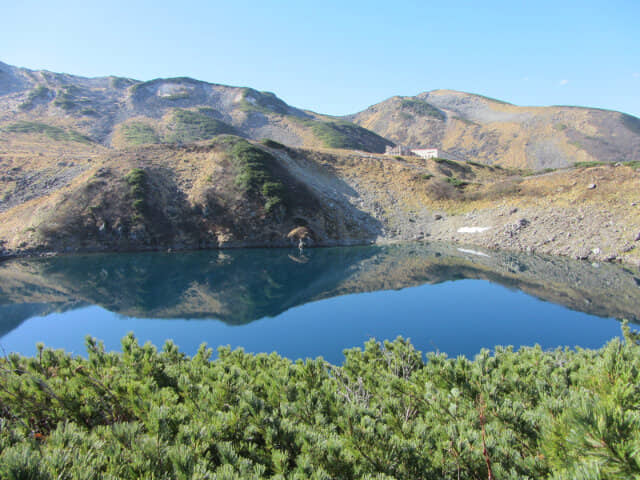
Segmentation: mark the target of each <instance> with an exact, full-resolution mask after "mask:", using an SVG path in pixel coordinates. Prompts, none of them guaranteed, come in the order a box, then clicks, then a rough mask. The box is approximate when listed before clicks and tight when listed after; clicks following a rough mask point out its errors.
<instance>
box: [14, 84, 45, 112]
mask: <svg viewBox="0 0 640 480" xmlns="http://www.w3.org/2000/svg"><path fill="white" fill-rule="evenodd" d="M50 91H51V90H49V89H48V88H47V87H45V86H44V85H38V86H37V87H35V88H34V89H33V90H31V91H30V92H29V93H28V94H27V96H26V98H25V100H24V102H22V103H21V104H20V105H18V108H19V109H20V110H30V109H31V108H33V106H34V105H33V103H34V102H36V101H38V100H44V99H46V98H47V97H48V96H49V92H50Z"/></svg>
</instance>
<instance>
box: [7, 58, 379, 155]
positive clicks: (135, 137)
mask: <svg viewBox="0 0 640 480" xmlns="http://www.w3.org/2000/svg"><path fill="white" fill-rule="evenodd" d="M0 130H1V131H0V135H5V136H6V135H12V134H13V135H15V134H24V133H44V134H46V135H48V136H50V137H53V136H68V137H73V138H76V139H84V140H85V141H87V142H95V143H98V144H101V145H104V146H115V147H121V146H130V145H142V144H158V143H188V142H193V141H197V140H205V139H210V138H212V137H213V136H215V135H217V134H221V133H233V134H237V135H240V136H243V137H245V138H249V139H256V140H259V139H262V138H271V139H273V140H276V141H279V142H282V143H285V144H287V145H291V146H302V145H304V146H310V147H329V148H351V149H358V150H365V151H371V152H382V151H384V148H385V146H386V145H390V144H391V142H389V141H387V140H385V139H383V138H381V137H379V136H378V135H376V134H375V133H373V132H370V131H367V130H365V129H363V128H362V127H358V126H357V125H354V124H352V123H350V122H347V121H344V120H341V119H338V118H335V117H329V116H325V115H319V114H316V113H313V112H307V111H302V110H300V109H297V108H294V107H291V106H289V105H287V104H286V103H285V102H283V101H282V100H280V99H279V98H278V97H276V96H275V95H274V94H273V93H270V92H258V91H257V90H253V89H251V88H240V87H229V86H225V85H217V84H212V83H207V82H202V81H198V80H194V79H191V78H186V77H181V78H168V79H156V80H152V81H148V82H140V81H137V80H132V79H129V78H119V77H102V78H83V77H78V76H73V75H67V74H60V73H52V72H48V71H33V70H27V69H24V68H16V67H12V66H9V65H6V64H4V63H1V62H0Z"/></svg>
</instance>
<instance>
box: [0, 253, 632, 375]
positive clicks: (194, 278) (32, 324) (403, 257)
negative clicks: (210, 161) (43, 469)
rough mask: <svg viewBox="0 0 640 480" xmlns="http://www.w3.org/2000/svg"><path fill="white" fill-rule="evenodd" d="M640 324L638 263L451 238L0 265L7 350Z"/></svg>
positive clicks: (576, 341)
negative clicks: (486, 247) (450, 241)
mask: <svg viewBox="0 0 640 480" xmlns="http://www.w3.org/2000/svg"><path fill="white" fill-rule="evenodd" d="M621 319H627V320H629V321H630V322H631V323H632V324H633V323H637V322H640V273H638V271H637V269H634V268H631V267H622V266H619V265H612V264H592V263H588V262H580V261H575V260H570V259H566V258H558V257H543V256H536V255H524V254H523V255H520V254H513V253H506V252H496V251H483V250H478V249H475V248H471V247H469V248H465V247H460V246H458V245H446V244H402V245H390V246H366V247H340V248H318V249H305V250H304V251H302V252H299V251H298V250H296V249H241V250H217V251H200V252H189V253H136V254H122V253H121V254H104V255H103V254H91V255H74V256H59V257H51V258H38V259H13V260H9V261H5V262H3V263H1V264H0V348H1V350H2V351H3V353H5V354H6V353H9V352H18V353H21V354H25V355H33V354H34V353H35V352H36V343H37V342H43V343H44V344H45V345H46V346H47V347H51V348H61V349H64V350H66V351H69V352H72V353H74V354H78V355H84V354H85V347H84V342H85V337H86V336H87V335H90V336H92V337H95V338H97V339H99V340H101V341H103V342H104V344H105V347H106V348H107V350H119V349H120V340H121V338H122V337H124V336H125V335H127V333H129V332H133V333H134V335H135V336H136V338H137V339H138V340H139V341H140V343H145V342H148V341H149V342H152V343H153V344H154V345H156V346H157V347H158V348H162V345H163V344H164V342H165V341H166V340H167V339H171V340H172V341H173V342H174V343H175V344H177V345H178V346H179V348H180V349H181V351H183V352H185V353H186V354H188V355H193V354H194V353H195V352H196V351H197V349H198V347H199V346H200V345H201V344H202V343H207V344H208V345H209V346H210V347H213V348H214V349H215V348H216V347H217V346H219V345H230V346H231V347H232V348H243V349H244V350H245V351H247V352H255V353H258V352H267V353H269V352H273V351H275V352H278V353H279V354H280V355H283V356H285V357H288V358H291V359H298V358H307V357H311V358H315V357H318V356H322V357H323V358H324V359H326V360H328V361H330V362H332V363H334V364H335V363H341V362H342V359H343V353H342V352H343V350H344V349H347V348H353V347H362V345H363V344H364V342H366V341H367V340H368V339H369V338H372V337H373V338H376V339H378V340H385V339H389V340H393V339H395V338H396V337H398V336H402V337H404V338H409V339H410V340H411V342H412V343H413V344H414V345H415V346H416V348H418V349H420V350H422V351H423V352H427V351H438V352H444V353H446V354H447V355H449V356H453V357H455V356H458V355H464V356H467V357H468V358H473V357H474V356H475V355H476V354H477V353H478V352H480V350H481V349H483V348H489V349H492V348H493V347H494V346H495V345H513V346H514V348H518V347H519V346H521V345H535V344H539V345H540V346H541V347H542V348H543V349H553V348H557V347H565V346H566V347H571V348H574V347H580V348H598V347H600V346H602V345H603V344H604V343H606V342H607V341H608V340H610V339H611V338H613V337H615V336H619V335H620V333H621V329H620V320H621Z"/></svg>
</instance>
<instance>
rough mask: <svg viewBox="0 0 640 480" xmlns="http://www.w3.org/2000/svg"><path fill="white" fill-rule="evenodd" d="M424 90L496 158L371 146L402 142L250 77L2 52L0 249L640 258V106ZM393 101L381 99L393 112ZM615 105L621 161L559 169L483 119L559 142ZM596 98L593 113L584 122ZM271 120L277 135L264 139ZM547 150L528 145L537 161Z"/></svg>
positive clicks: (437, 120)
mask: <svg viewBox="0 0 640 480" xmlns="http://www.w3.org/2000/svg"><path fill="white" fill-rule="evenodd" d="M436 97H438V98H439V100H438V99H437V98H436ZM425 98H427V99H428V100H429V102H426V101H423V100H420V101H419V103H418V104H416V103H415V102H417V100H416V99H413V100H411V102H414V103H411V102H410V104H411V105H413V106H411V107H406V108H411V109H413V110H412V112H413V113H412V114H407V115H406V118H407V119H409V118H413V119H415V118H417V117H419V118H420V119H422V120H420V121H421V122H427V123H424V125H423V127H420V128H424V135H425V137H426V136H427V135H428V134H432V135H436V134H437V132H438V131H439V130H438V128H441V127H442V128H443V129H444V130H442V128H441V131H442V132H443V133H442V138H443V139H444V140H443V142H445V140H446V138H448V137H447V135H449V133H447V132H449V130H448V129H449V127H450V126H451V125H454V126H455V125H458V126H460V125H461V124H464V128H470V129H472V132H475V133H474V135H476V137H477V138H476V137H473V136H472V137H473V138H471V137H468V138H471V140H470V142H471V143H470V145H471V144H474V145H476V147H469V148H470V149H472V148H475V149H479V150H478V151H485V150H486V151H488V149H491V148H494V149H499V150H500V152H502V153H501V154H500V155H504V156H503V157H500V158H499V159H497V160H496V159H492V158H485V157H481V158H480V160H483V162H484V163H483V162H475V161H472V160H469V161H457V160H455V155H460V156H461V155H462V153H464V152H465V151H467V150H464V151H462V150H456V152H457V153H456V154H455V155H452V159H442V158H436V159H430V160H424V159H421V158H419V157H402V156H389V155H382V154H376V153H371V152H367V151H366V150H373V151H379V150H383V149H384V146H385V145H388V144H390V143H391V142H390V141H387V140H385V139H383V138H382V137H380V136H378V135H376V134H374V133H371V132H370V131H368V130H366V129H364V128H362V127H357V126H355V125H354V124H352V123H348V122H346V121H338V120H336V119H332V118H330V117H324V116H321V115H318V114H314V113H312V112H304V111H301V110H297V109H295V108H293V107H289V106H287V105H286V104H284V103H283V102H282V101H280V100H279V99H277V98H276V97H275V96H273V95H271V94H265V93H260V92H256V91H254V90H251V89H238V88H234V87H225V86H220V85H213V84H208V83H204V82H197V81H195V80H191V79H171V80H154V81H151V82H137V81H134V80H128V79H119V78H101V79H83V78H79V77H72V76H69V75H64V74H53V73H49V72H33V71H29V70H24V69H18V68H15V67H9V66H7V65H4V64H0V257H8V256H15V255H28V254H38V255H41V254H51V253H60V252H88V251H91V252H95V251H129V250H166V249H172V250H185V249H200V248H206V249H208V248H223V247H243V246H297V245H298V244H299V243H300V241H302V242H303V243H304V244H305V245H348V244H349V245H350V244H366V243H384V242H397V241H407V240H421V241H431V240H442V241H453V242H458V243H464V244H469V245H480V246H484V247H487V248H492V249H505V250H515V251H528V252H532V251H536V252H539V253H550V254H561V255H565V256H570V257H576V258H585V259H590V260H591V261H602V260H608V261H619V262H625V263H630V264H639V265H640V248H638V247H640V207H639V206H638V205H639V204H640V196H639V195H640V194H639V192H640V188H639V187H640V161H638V160H633V159H635V158H637V157H636V153H633V152H637V149H636V148H637V147H636V145H637V136H633V135H635V134H633V129H634V128H635V127H634V126H635V125H636V123H634V122H635V121H637V119H635V120H634V118H633V117H625V116H622V114H619V113H615V112H600V113H598V111H593V110H586V109H568V108H564V109H563V108H560V109H559V110H558V111H562V112H565V113H563V115H565V116H560V117H558V119H559V120H558V119H557V121H558V122H559V121H560V120H562V121H563V122H565V123H557V122H556V123H553V122H552V123H549V124H545V123H544V118H545V117H544V115H547V114H548V113H544V115H543V113H540V114H539V115H538V116H535V115H533V114H532V113H527V110H528V109H524V110H523V109H520V107H514V106H511V105H505V104H501V103H499V102H496V101H493V100H489V99H484V98H482V97H473V99H472V100H470V101H469V102H467V101H466V100H465V99H466V98H467V96H466V94H457V93H451V92H449V93H446V92H432V93H431V94H429V96H428V97H425ZM434 99H435V100H434ZM406 101H407V99H392V100H390V101H388V102H386V103H385V105H386V104H389V105H391V104H393V103H394V102H395V103H397V102H400V105H401V108H405V107H402V102H406ZM389 102H390V103H389ZM420 102H421V103H420ZM416 105H418V106H416ZM465 105H466V106H465ZM372 108H373V107H372ZM554 108H555V107H553V108H550V109H540V112H551V111H555V110H554ZM558 108H559V107H558ZM392 110H393V109H391V108H390V109H386V107H385V108H384V109H383V108H382V107H381V109H380V111H379V112H378V113H380V119H382V118H383V116H382V113H384V112H387V113H388V112H390V111H392ZM534 110H535V109H534ZM537 111H538V110H536V112H537ZM452 112H457V114H458V115H463V114H464V115H466V117H467V118H472V120H461V118H463V117H462V116H460V117H459V119H458V118H453V116H452V115H453V114H452ZM373 113H375V112H373ZM373 113H372V115H373ZM401 113H403V112H401ZM405 113H406V112H405ZM600 114H601V115H602V118H605V117H606V118H607V119H611V118H613V119H615V118H617V119H618V120H620V119H622V120H620V122H622V123H621V124H620V125H622V126H619V125H618V124H615V125H618V127H615V128H618V130H615V129H614V126H615V125H614V123H615V122H613V120H611V122H613V123H611V122H610V123H606V121H605V120H602V122H601V123H602V124H603V125H604V124H606V125H609V127H607V128H610V129H612V130H611V132H612V133H611V138H612V139H616V140H615V142H614V141H613V140H611V142H610V144H611V145H613V146H615V148H620V149H622V148H623V147H622V146H620V145H623V143H624V142H627V144H625V145H628V146H629V145H630V147H629V149H628V151H629V152H632V153H631V154H629V155H628V156H627V157H625V159H623V160H624V161H622V162H608V160H611V159H613V156H610V157H607V156H606V155H605V154H603V155H602V156H601V157H598V158H600V159H601V160H602V161H598V162H595V161H593V162H582V163H578V164H576V163H575V162H574V161H577V160H580V159H591V158H594V157H592V156H588V155H587V154H586V153H584V151H583V153H580V152H574V153H575V156H574V157H572V156H569V157H567V158H566V159H565V160H566V162H568V163H570V164H571V165H572V166H571V167H570V168H566V169H560V170H557V171H550V172H548V171H543V172H537V173H536V172H535V171H534V169H532V168H526V169H525V168H513V167H503V166H501V165H500V164H501V163H505V164H512V163H515V164H518V165H520V164H521V163H519V162H516V161H515V160H514V158H515V157H513V156H509V155H510V153H509V152H515V151H516V150H517V148H520V147H517V145H516V143H517V142H515V140H514V141H513V142H512V143H509V142H508V141H507V140H505V139H502V138H499V139H498V140H495V142H494V141H493V140H491V138H493V137H492V136H491V135H489V134H486V135H485V134H484V133H482V132H483V131H484V130H483V129H485V128H488V127H486V125H493V126H492V127H491V128H498V127H497V126H496V125H498V126H499V125H504V120H505V118H507V117H509V116H510V117H509V118H511V123H509V125H510V127H509V128H513V129H514V130H513V132H515V133H513V135H515V136H516V137H518V138H519V136H520V135H523V136H524V135H525V133H526V132H538V131H543V130H544V129H546V130H544V131H547V130H548V132H549V135H548V136H547V137H544V135H543V134H542V133H540V135H543V136H542V137H540V141H541V142H542V138H543V137H544V138H546V140H545V141H548V142H556V141H558V142H559V141H560V140H557V139H558V138H561V136H567V135H569V134H572V135H573V133H572V132H574V130H575V131H578V127H577V126H571V125H578V126H580V128H581V129H583V130H584V131H587V130H589V128H592V127H591V126H593V124H592V123H589V122H593V121H595V120H593V118H596V117H597V115H600ZM359 115H360V114H359ZM531 115H533V116H531ZM558 115H560V114H558ZM581 115H582V116H583V117H584V118H583V120H580V122H582V123H580V122H578V120H576V122H578V123H575V124H574V123H570V121H569V120H570V118H569V117H570V116H571V118H578V117H579V116H581ZM356 117H358V116H356ZM525 117H526V118H528V119H529V120H526V121H525V120H523V118H525ZM362 118H363V117H358V118H354V120H356V121H359V122H361V121H362ZM371 118H373V117H371ZM554 118H555V117H554ZM597 118H600V117H597ZM496 119H498V120H499V121H498V120H496ZM516 120H517V121H516ZM406 121H407V122H409V120H406ZM572 121H573V120H572ZM607 121H609V120H607ZM412 122H413V123H411V122H410V123H407V125H406V135H418V133H416V132H418V130H419V128H418V126H417V125H419V124H420V123H419V122H414V121H413V120H412ZM428 122H431V123H428ZM465 122H467V123H468V122H476V124H477V125H471V124H468V125H467V123H465ZM481 122H485V124H486V125H485V126H482V125H481ZM518 122H520V123H518ZM624 122H626V123H624ZM374 123H375V122H374ZM294 125H295V128H294ZM393 125H394V123H393V121H391V120H390V121H389V122H388V128H392V127H393ZM429 125H431V126H429ZM527 125H528V126H527ZM545 125H546V126H545ZM554 125H565V127H554ZM590 125H591V126H590ZM611 125H614V126H611ZM379 126H380V125H378V124H377V123H376V124H375V125H372V126H371V128H374V129H377V128H378V127H379ZM525 127H526V128H525ZM456 128H457V127H456ZM461 128H462V127H461ZM500 128H502V127H500ZM527 128H528V129H529V130H526V129H527ZM412 129H413V130H412ZM416 129H418V130H416ZM536 129H538V130H536ZM539 129H542V130H539ZM583 130H580V131H583ZM505 131H506V130H505ZM602 131H604V130H601V131H600V132H602ZM336 132H338V133H336ZM412 132H413V133H412ZM434 132H435V133H434ZM518 132H520V133H518ZM523 132H524V133H523ZM629 132H631V133H629ZM591 133H593V135H596V134H598V132H597V131H595V130H594V131H593V132H591ZM526 134H527V135H529V133H526ZM614 134H615V135H614ZM632 134H633V135H632ZM287 135H288V136H287ZM385 135H390V136H392V135H391V134H390V133H385ZM394 135H395V134H394ZM397 135H400V133H398V134H397ZM492 135H493V134H492ZM495 135H498V134H497V133H496V134H495ZM545 135H546V134H545ZM630 135H631V136H630ZM263 136H269V137H271V139H262V140H260V141H257V140H255V139H256V138H262V137H263ZM274 137H275V138H280V139H281V140H283V142H284V143H288V144H289V145H285V144H284V143H279V142H277V141H275V140H273V138H274ZM416 138H418V137H416ZM465 138H466V137H465ZM474 138H475V139H474ZM514 138H515V137H514ZM593 138H596V137H595V136H594V137H593ZM396 140H398V141H401V142H405V140H403V139H400V138H396ZM590 141H591V140H590ZM474 142H475V143H474ZM518 142H520V140H518ZM593 142H596V140H593ZM599 142H600V140H599ZM616 142H617V143H616ZM634 142H636V143H634ZM407 143H410V141H407ZM445 143H446V142H445ZM596 143H597V142H596ZM292 144H299V145H303V146H301V147H300V146H299V147H294V146H291V145H292ZM614 144H615V145H614ZM320 145H325V146H326V145H330V146H332V147H334V148H322V147H321V146H320ZM422 145H423V146H426V145H428V144H427V143H424V144H422ZM616 145H618V146H616ZM445 146H446V145H445ZM613 146H612V147H611V148H614V147H613ZM516 147H517V148H516ZM465 148H466V147H465ZM634 149H636V150H634ZM454 150H455V149H454ZM525 150H526V149H525ZM446 151H447V150H445V152H446ZM469 151H471V150H469ZM616 151H617V150H616ZM461 152H462V153H461ZM525 153H526V152H525ZM514 155H515V154H514ZM523 155H524V154H523ZM581 155H582V156H581ZM607 155H608V154H607ZM540 158H543V157H540V156H535V155H534V156H533V157H527V156H526V155H524V156H523V157H522V158H521V159H520V160H522V164H523V165H527V166H529V167H530V166H531V165H530V162H534V163H535V162H539V161H540ZM544 158H547V157H544ZM548 158H549V159H551V160H553V161H559V160H558V158H560V157H555V156H550V157H548ZM629 158H631V160H629ZM551 160H549V161H550V162H551ZM487 163H493V164H492V165H487ZM550 164H553V163H550ZM536 165H537V166H540V165H539V164H536ZM536 165H534V166H536ZM544 165H548V164H547V163H545V164H544Z"/></svg>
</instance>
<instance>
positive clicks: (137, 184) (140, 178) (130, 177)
mask: <svg viewBox="0 0 640 480" xmlns="http://www.w3.org/2000/svg"><path fill="white" fill-rule="evenodd" d="M124 180H125V182H127V184H128V185H129V196H130V197H131V208H132V209H133V211H134V212H135V213H134V218H133V220H134V221H139V220H142V219H143V218H144V214H145V212H146V210H147V200H146V197H147V172H145V171H144V170H142V169H141V168H134V169H132V170H131V171H130V172H129V173H127V175H125V177H124Z"/></svg>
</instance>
